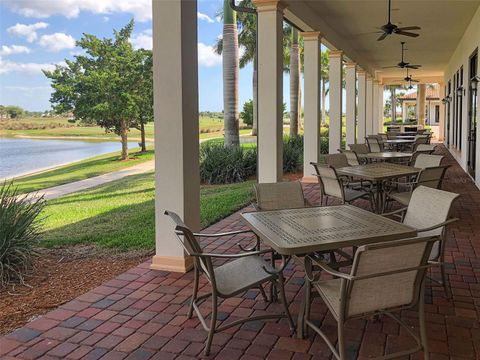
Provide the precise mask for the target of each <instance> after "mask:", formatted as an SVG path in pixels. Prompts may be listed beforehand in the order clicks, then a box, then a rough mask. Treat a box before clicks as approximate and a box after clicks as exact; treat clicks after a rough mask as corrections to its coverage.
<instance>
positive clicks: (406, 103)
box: [398, 84, 441, 126]
mask: <svg viewBox="0 0 480 360" xmlns="http://www.w3.org/2000/svg"><path fill="white" fill-rule="evenodd" d="M398 100H399V101H400V104H401V106H402V119H403V121H406V120H408V119H409V116H408V114H409V109H410V108H413V109H414V110H415V109H416V107H417V92H416V91H415V92H412V93H409V94H405V95H403V96H402V97H400V98H399V99H398ZM440 104H441V99H440V86H439V85H438V84H434V85H432V86H427V101H426V102H425V125H430V126H438V125H439V124H440ZM413 113H415V111H413Z"/></svg>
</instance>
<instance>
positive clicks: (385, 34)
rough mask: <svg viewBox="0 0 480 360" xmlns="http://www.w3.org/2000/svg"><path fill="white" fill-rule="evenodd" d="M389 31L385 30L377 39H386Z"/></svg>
mask: <svg viewBox="0 0 480 360" xmlns="http://www.w3.org/2000/svg"><path fill="white" fill-rule="evenodd" d="M387 35H388V34H387V33H386V32H384V33H383V34H382V35H380V37H379V38H378V39H377V41H382V40H383V39H385V38H386V37H387Z"/></svg>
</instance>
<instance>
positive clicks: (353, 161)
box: [338, 149, 361, 166]
mask: <svg viewBox="0 0 480 360" xmlns="http://www.w3.org/2000/svg"><path fill="white" fill-rule="evenodd" d="M338 151H339V152H340V153H342V154H343V155H345V156H346V157H347V165H348V166H356V165H360V163H361V160H360V159H359V158H358V155H357V153H356V152H355V151H353V150H343V149H338Z"/></svg>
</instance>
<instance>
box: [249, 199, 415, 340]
mask: <svg viewBox="0 0 480 360" xmlns="http://www.w3.org/2000/svg"><path fill="white" fill-rule="evenodd" d="M242 217H243V219H244V220H245V222H246V223H247V224H248V226H249V227H250V228H251V229H252V230H253V231H254V232H255V234H257V235H258V237H259V239H260V241H261V242H262V243H264V244H265V245H267V246H269V247H271V248H272V249H274V250H275V251H276V252H277V253H278V254H280V255H282V257H283V259H285V258H289V257H290V256H294V257H300V256H302V255H304V254H308V253H312V252H328V251H334V250H337V249H341V248H345V247H353V246H354V247H358V246H361V245H366V244H371V243H376V242H381V241H382V242H383V241H390V240H398V239H403V238H409V237H415V236H416V235H417V231H416V230H415V229H413V228H411V227H409V226H406V225H403V224H402V223H399V222H396V221H393V220H391V219H388V218H385V217H382V216H380V215H377V214H374V213H372V212H369V211H366V210H363V209H360V208H357V207H355V206H352V205H336V206H323V207H306V208H299V209H285V210H272V211H258V212H250V213H244V214H242ZM305 291H310V289H306V288H305ZM304 311H305V301H303V302H302V306H301V308H300V311H299V316H298V324H297V330H298V333H297V335H298V336H299V337H303V330H304V326H303V314H304Z"/></svg>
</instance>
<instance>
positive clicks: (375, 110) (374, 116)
mask: <svg viewBox="0 0 480 360" xmlns="http://www.w3.org/2000/svg"><path fill="white" fill-rule="evenodd" d="M379 91H380V90H379V83H378V81H377V80H373V105H372V106H373V109H372V111H373V114H372V134H377V133H378V123H379V119H378V117H379V114H378V108H379V104H378V96H379V95H378V93H379Z"/></svg>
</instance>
